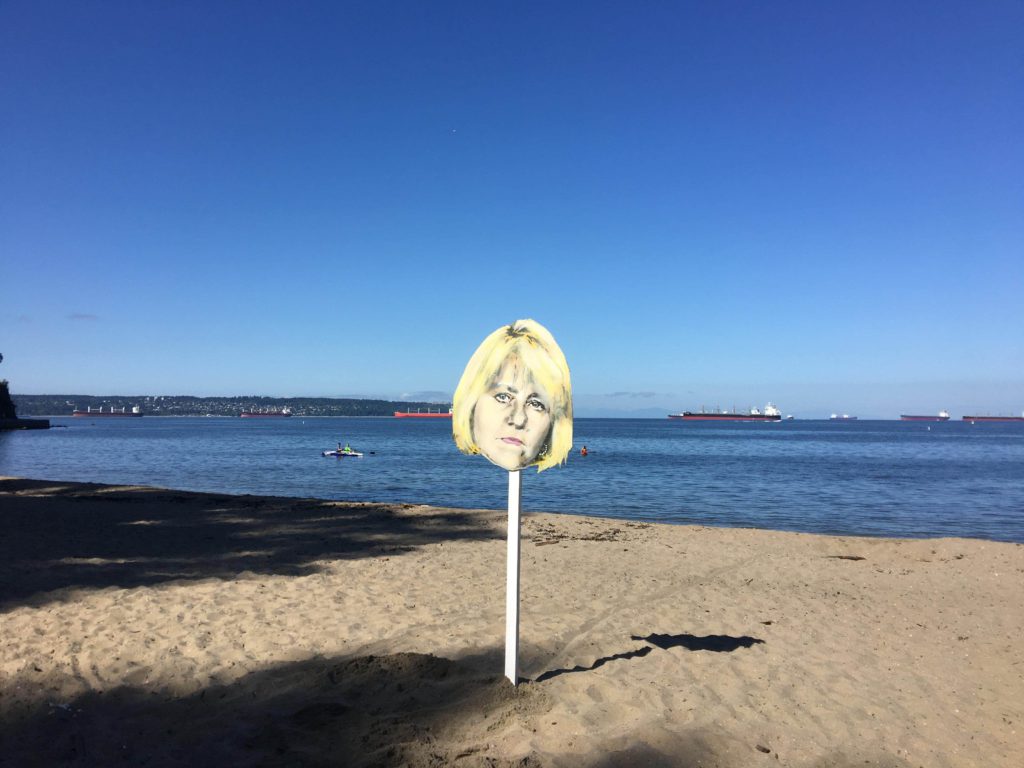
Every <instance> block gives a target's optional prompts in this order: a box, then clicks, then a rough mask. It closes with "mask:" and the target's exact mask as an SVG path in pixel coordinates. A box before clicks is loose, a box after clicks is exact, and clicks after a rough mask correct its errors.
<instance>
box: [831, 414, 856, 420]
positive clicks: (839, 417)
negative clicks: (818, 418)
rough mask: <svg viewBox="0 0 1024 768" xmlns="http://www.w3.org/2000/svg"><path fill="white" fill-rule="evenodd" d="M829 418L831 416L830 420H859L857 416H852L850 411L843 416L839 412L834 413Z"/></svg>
mask: <svg viewBox="0 0 1024 768" xmlns="http://www.w3.org/2000/svg"><path fill="white" fill-rule="evenodd" d="M828 418H829V421H856V420H857V417H856V416H851V415H850V414H848V413H844V414H843V415H842V416H840V415H839V414H838V413H833V414H832V415H831V416H829V417H828Z"/></svg>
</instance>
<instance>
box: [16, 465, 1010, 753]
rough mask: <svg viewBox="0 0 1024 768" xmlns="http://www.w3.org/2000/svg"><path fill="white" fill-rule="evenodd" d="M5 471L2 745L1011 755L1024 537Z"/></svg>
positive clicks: (24, 749)
mask: <svg viewBox="0 0 1024 768" xmlns="http://www.w3.org/2000/svg"><path fill="white" fill-rule="evenodd" d="M504 536H505V529H504V515H503V514H501V513H496V512H493V511H482V510H455V509H440V508H433V507H424V506H403V505H381V504H349V503H332V502H323V501H317V500H313V499H305V500H300V499H278V498H263V497H252V496H224V495H213V494H198V493H185V492H178V491H168V490H159V489H152V488H137V487H111V486H99V485H85V484H78V483H58V482H52V481H39V480H20V479H12V478H4V479H0V764H4V765H7V764H10V765H15V766H22V765H25V766H31V765H40V766H50V765H101V766H106V765H133V766H134V765H139V766H171V765H181V766H193V767H194V766H205V765H211V766H213V765H217V766H249V765H271V766H278V765H280V766H291V765H316V766H326V765H339V766H378V765H379V766H392V765H394V766H399V765H407V766H442V765H456V766H460V767H467V768H469V767H472V766H506V765H509V766H512V765H514V766H729V767H730V768H732V767H736V768H741V767H744V766H772V765H775V766H801V767H802V766H843V767H844V768H845V767H847V766H849V767H851V768H852V766H863V765H872V766H913V767H914V768H917V766H926V767H927V768H932V767H933V766H984V767H985V768H997V767H999V766H1007V767H1010V766H1012V767H1013V768H1019V766H1021V765H1024V648H1022V641H1024V632H1022V629H1024V547H1022V546H1020V545H1014V544H1005V543H993V542H985V541H975V540H965V539H931V540H897V539H869V538H837V537H829V536H812V535H804V534H793V533H778V532H770V531H758V530H746V529H717V528H702V527H690V526H667V525H647V524H638V523H629V522H622V521H613V520H602V519H593V518H585V517H574V516H565V515H549V514H527V515H525V517H524V523H523V555H522V616H521V631H520V635H521V666H522V674H523V677H524V678H526V682H523V683H521V684H520V685H519V687H518V688H513V687H512V686H511V685H510V684H509V683H508V682H507V681H505V680H504V679H503V677H502V653H503V642H504V567H505V566H504V556H505V555H504V547H505V542H504Z"/></svg>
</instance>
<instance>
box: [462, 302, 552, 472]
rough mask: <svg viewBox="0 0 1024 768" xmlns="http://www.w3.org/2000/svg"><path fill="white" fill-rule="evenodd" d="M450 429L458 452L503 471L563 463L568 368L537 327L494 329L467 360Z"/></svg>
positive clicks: (521, 324)
mask: <svg viewBox="0 0 1024 768" xmlns="http://www.w3.org/2000/svg"><path fill="white" fill-rule="evenodd" d="M452 411H453V414H452V431H453V435H454V438H455V443H456V445H458V447H459V450H461V451H462V452H463V453H469V454H476V453H479V454H482V455H483V456H484V457H486V458H487V459H488V460H489V461H491V462H492V463H494V464H496V465H498V466H499V467H501V468H503V469H507V470H509V471H516V470H519V469H523V468H524V467H529V466H536V467H537V469H538V471H541V470H544V469H547V468H548V467H551V466H555V465H556V464H560V463H562V462H563V461H565V458H566V456H567V455H568V452H569V449H570V448H571V446H572V396H571V389H570V383H569V369H568V366H567V365H566V363H565V357H564V355H563V354H562V351H561V349H559V347H558V345H557V344H556V343H555V340H554V338H553V337H552V336H551V334H550V333H549V332H548V331H547V330H546V329H545V328H544V327H543V326H542V325H540V324H539V323H536V322H534V321H532V320H519V321H517V322H515V323H513V324H512V325H509V326H503V327H502V328H499V329H498V330H496V331H495V332H494V333H492V334H491V335H490V336H488V337H487V338H486V339H484V341H483V343H482V344H481V345H480V347H479V348H478V349H477V351H476V352H475V353H474V354H473V357H472V358H470V361H469V364H468V365H467V366H466V370H465V372H464V373H463V375H462V379H461V380H460V381H459V386H458V388H457V389H456V391H455V397H454V398H453V402H452Z"/></svg>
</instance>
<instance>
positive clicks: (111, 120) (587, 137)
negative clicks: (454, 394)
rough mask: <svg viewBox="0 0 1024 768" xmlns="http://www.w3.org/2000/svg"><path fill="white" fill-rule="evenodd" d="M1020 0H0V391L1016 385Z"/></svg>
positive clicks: (587, 395)
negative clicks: (534, 370) (540, 333)
mask: <svg viewBox="0 0 1024 768" xmlns="http://www.w3.org/2000/svg"><path fill="white" fill-rule="evenodd" d="M1022 28H1024V4H1022V3H1021V2H1019V1H1015V2H986V1H984V0H982V1H980V2H955V3H954V2H941V1H940V2H903V3H886V2H866V3H865V2H830V3H821V2H779V3H757V2H715V3H664V2H651V3H629V4H625V3H529V2H527V3H523V2H520V3H479V2H464V3H462V2H460V3H448V2H437V3H420V2H372V3H371V2H360V3H342V2H322V3H319V2H305V3H303V2H296V3H284V2H279V3H270V2H266V3H258V2H252V3H242V2H63V3H54V2H45V1H43V2H40V1H39V0H33V1H32V2H19V1H17V0H14V1H12V0H7V1H6V2H3V3H0V114H2V115H3V119H2V120H0V285H2V290H0V352H2V353H3V354H4V357H5V360H4V362H3V367H2V368H0V375H2V376H3V377H5V378H8V379H10V380H11V383H12V390H13V391H14V392H15V393H76V394H78V393H82V394H113V393H125V394H132V393H139V394H196V395H229V394H239V393H260V394H268V395H278V396H290V395H322V396H352V395H355V396H359V395H365V396H385V397H401V396H403V395H410V396H416V395H422V394H427V395H429V394H431V393H433V394H434V395H435V396H437V397H444V396H445V395H446V394H448V393H450V392H451V391H452V390H453V389H454V386H455V384H456V383H457V381H458V377H459V375H460V374H461V372H462V368H463V366H464V365H465V363H466V361H467V360H468V358H469V355H470V354H471V353H472V351H473V349H474V348H475V346H476V345H477V343H478V342H479V341H480V340H481V339H482V338H483V337H484V336H485V335H486V334H487V333H488V332H490V331H491V330H493V329H494V328H496V327H498V326H499V325H501V324H503V323H507V322H510V321H512V320H514V319H516V318H519V317H533V318H535V319H537V320H538V321H540V322H541V323H544V324H545V325H547V326H548V328H550V330H551V331H552V332H553V333H554V334H555V337H556V338H557V339H558V340H559V342H560V344H561V345H562V347H563V350H564V351H565V353H566V357H567V358H568V360H569V364H570V367H571V369H572V372H573V379H574V389H575V394H576V401H577V412H578V413H579V414H581V415H601V414H613V413H614V414H626V413H630V412H640V413H650V414H657V413H661V412H663V411H664V412H667V411H668V410H672V411H678V410H683V409H687V408H699V407H700V406H701V405H706V406H709V407H712V406H716V405H719V406H722V407H731V406H733V405H736V406H739V407H744V408H745V407H749V406H761V405H763V404H764V402H765V401H767V400H772V401H773V402H775V403H777V404H778V405H779V407H780V408H781V409H782V410H783V411H784V412H785V413H794V414H796V415H798V416H807V417H813V416H822V415H827V414H828V413H830V412H833V411H839V412H849V413H855V414H858V415H860V416H861V417H862V418H864V417H870V416H875V417H883V418H889V417H893V416H896V415H898V414H899V413H900V412H906V411H908V410H915V411H921V412H924V413H931V412H937V411H938V410H939V409H941V408H946V409H949V410H950V411H952V412H954V415H955V416H956V415H959V414H960V413H962V412H966V411H980V412H991V413H1001V412H1020V411H1021V410H1022V409H1024V333H1022V330H1024V300H1022V297H1024V142H1022V141H1021V140H1020V137H1021V136H1024V99H1022V98H1021V95H1022V93H1024V57H1022V55H1021V53H1020V32H1021V29H1022Z"/></svg>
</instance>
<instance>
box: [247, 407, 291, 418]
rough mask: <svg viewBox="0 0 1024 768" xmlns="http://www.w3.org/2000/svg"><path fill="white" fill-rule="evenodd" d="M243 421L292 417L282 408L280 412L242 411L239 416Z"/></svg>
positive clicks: (286, 409) (287, 410)
mask: <svg viewBox="0 0 1024 768" xmlns="http://www.w3.org/2000/svg"><path fill="white" fill-rule="evenodd" d="M238 415H239V416H241V417H242V418H243V419H282V418H286V417H288V416H291V415H292V412H291V411H290V410H289V409H288V408H287V407H285V408H282V409H281V410H280V411H276V410H269V409H268V410H260V411H256V410H249V411H242V412H241V413H240V414H238Z"/></svg>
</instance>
